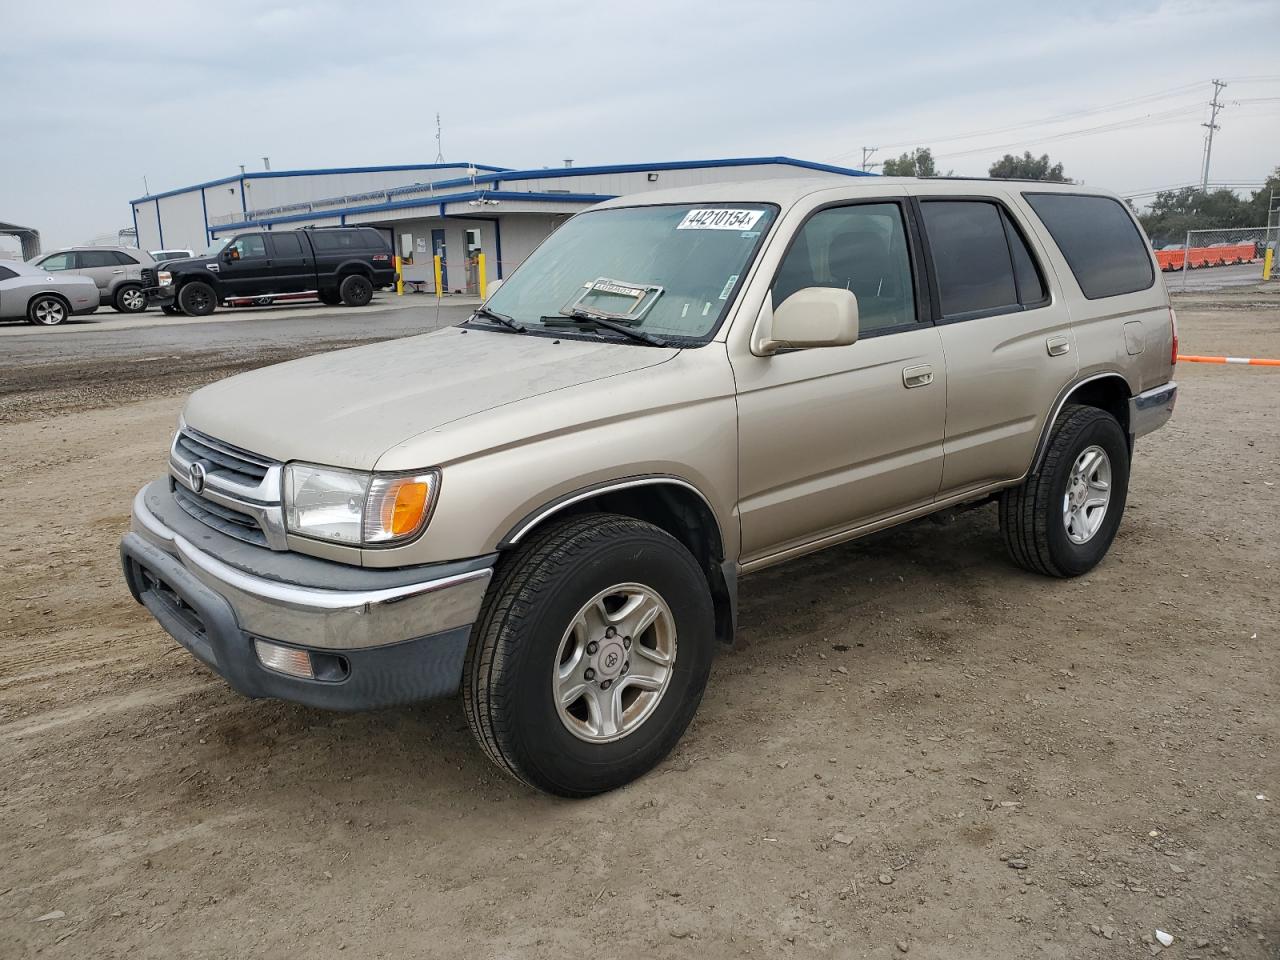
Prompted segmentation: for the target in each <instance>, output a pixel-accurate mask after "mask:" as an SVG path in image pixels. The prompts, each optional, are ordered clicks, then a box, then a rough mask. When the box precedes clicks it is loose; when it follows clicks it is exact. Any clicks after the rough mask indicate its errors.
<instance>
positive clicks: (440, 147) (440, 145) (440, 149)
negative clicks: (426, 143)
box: [436, 113, 444, 163]
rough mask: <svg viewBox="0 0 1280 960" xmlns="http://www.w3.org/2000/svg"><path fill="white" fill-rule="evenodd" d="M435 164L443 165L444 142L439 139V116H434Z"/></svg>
mask: <svg viewBox="0 0 1280 960" xmlns="http://www.w3.org/2000/svg"><path fill="white" fill-rule="evenodd" d="M436 163H444V141H442V140H441V139H440V114H438V113H437V114H436Z"/></svg>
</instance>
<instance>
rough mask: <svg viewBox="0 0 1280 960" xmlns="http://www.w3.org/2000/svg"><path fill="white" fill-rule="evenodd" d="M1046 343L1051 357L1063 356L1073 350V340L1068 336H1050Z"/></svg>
mask: <svg viewBox="0 0 1280 960" xmlns="http://www.w3.org/2000/svg"><path fill="white" fill-rule="evenodd" d="M1044 345H1045V349H1047V350H1048V351H1049V356H1051V357H1062V356H1065V355H1066V354H1068V353H1070V352H1071V341H1070V340H1068V339H1067V338H1066V337H1050V338H1049V339H1048V340H1046V341H1045V342H1044Z"/></svg>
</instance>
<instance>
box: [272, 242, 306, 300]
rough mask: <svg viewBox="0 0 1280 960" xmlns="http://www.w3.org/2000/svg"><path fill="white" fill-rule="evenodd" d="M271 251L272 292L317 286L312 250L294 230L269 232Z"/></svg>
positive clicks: (284, 291) (292, 291) (302, 289)
mask: <svg viewBox="0 0 1280 960" xmlns="http://www.w3.org/2000/svg"><path fill="white" fill-rule="evenodd" d="M267 243H268V245H269V246H270V252H271V278H272V285H271V292H272V293H300V292H302V291H304V290H314V289H315V288H316V277H315V263H314V261H313V260H312V257H311V251H310V250H309V249H308V248H307V247H306V245H305V244H304V243H303V241H302V238H301V237H299V236H298V234H297V233H295V232H293V231H286V232H284V233H270V234H267Z"/></svg>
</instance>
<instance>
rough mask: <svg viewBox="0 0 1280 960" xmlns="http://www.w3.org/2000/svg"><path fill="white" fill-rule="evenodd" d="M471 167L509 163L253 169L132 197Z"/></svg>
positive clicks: (494, 169)
mask: <svg viewBox="0 0 1280 960" xmlns="http://www.w3.org/2000/svg"><path fill="white" fill-rule="evenodd" d="M467 167H475V168H476V169H477V170H488V171H490V172H493V173H501V172H502V171H504V170H506V169H508V168H507V167H495V166H492V165H490V164H487V163H470V164H468V163H401V164H392V165H390V166H380V167H317V168H315V169H311V170H259V171H257V172H253V173H246V174H244V175H243V176H241V175H240V174H236V175H235V176H234V177H222V178H221V179H218V180H207V181H205V182H204V183H193V184H192V185H191V186H189V187H179V188H178V189H176V190H166V191H165V192H164V193H149V194H147V195H146V196H145V197H138V199H136V200H130V201H129V202H130V203H145V202H146V201H148V200H159V199H160V198H162V197H176V196H177V195H178V194H180V193H191V192H193V191H195V190H205V189H208V188H209V187H221V186H223V185H225V184H228V183H236V182H237V181H239V180H241V179H244V180H268V179H272V178H274V177H317V176H325V175H327V174H335V173H397V172H401V171H406V170H456V169H458V168H462V169H466V168H467ZM466 182H467V183H470V182H471V179H470V178H469V177H468V178H466Z"/></svg>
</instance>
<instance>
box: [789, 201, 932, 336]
mask: <svg viewBox="0 0 1280 960" xmlns="http://www.w3.org/2000/svg"><path fill="white" fill-rule="evenodd" d="M804 287H840V288H843V289H845V290H851V291H852V292H853V294H854V296H856V297H857V298H858V327H859V329H860V331H861V332H862V334H864V335H865V334H867V333H871V332H874V331H876V330H886V329H889V328H891V327H899V326H904V325H907V324H912V323H915V322H916V304H915V291H914V288H913V285H912V282H911V258H910V255H909V253H908V251H907V234H906V229H905V227H904V225H903V221H902V209H901V208H900V207H899V206H898V204H896V203H866V204H858V205H856V206H851V207H833V208H831V209H829V210H823V211H821V212H819V213H816V214H814V215H813V216H812V217H810V218H809V221H808V222H807V223H806V224H805V225H804V226H803V227H802V228H801V230H800V233H799V234H797V236H796V239H795V242H794V243H792V245H791V249H790V250H789V251H787V256H786V258H785V259H784V260H783V261H782V266H781V267H780V268H779V270H778V277H777V279H776V280H775V281H774V284H773V306H774V308H775V309H776V308H777V307H778V306H779V305H780V304H781V303H782V301H784V300H785V299H786V298H787V297H789V296H791V294H793V293H795V292H796V291H797V290H801V289H803V288H804Z"/></svg>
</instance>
